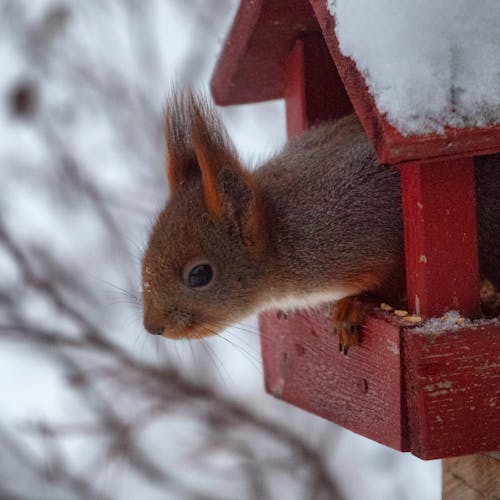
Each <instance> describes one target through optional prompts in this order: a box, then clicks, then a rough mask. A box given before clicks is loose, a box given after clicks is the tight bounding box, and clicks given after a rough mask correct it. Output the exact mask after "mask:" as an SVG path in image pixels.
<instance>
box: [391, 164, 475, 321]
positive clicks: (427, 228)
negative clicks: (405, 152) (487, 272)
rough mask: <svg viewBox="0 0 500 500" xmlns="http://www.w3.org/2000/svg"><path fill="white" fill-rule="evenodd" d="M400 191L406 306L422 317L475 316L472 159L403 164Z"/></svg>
mask: <svg viewBox="0 0 500 500" xmlns="http://www.w3.org/2000/svg"><path fill="white" fill-rule="evenodd" d="M401 187H402V199H403V217H404V230H405V249H406V276H407V288H408V306H409V308H410V310H412V311H414V312H416V313H417V314H422V315H424V316H428V317H429V316H431V317H432V316H440V315H441V314H443V313H444V312H445V311H447V310H450V309H455V310H458V311H460V312H461V313H462V314H463V315H464V316H469V317H476V316H477V315H478V314H479V261H478V252H477V234H476V233H477V231H476V203H475V190H474V163H473V159H472V158H471V157H465V158H458V159H439V160H433V161H431V160H429V161H420V162H413V163H408V164H404V165H403V166H402V167H401Z"/></svg>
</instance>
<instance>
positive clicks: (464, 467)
mask: <svg viewBox="0 0 500 500" xmlns="http://www.w3.org/2000/svg"><path fill="white" fill-rule="evenodd" d="M442 477H443V494H442V499H443V500H485V499H489V500H500V460H499V459H498V458H495V457H491V456H487V455H472V456H466V457H459V458H448V459H446V460H443V476H442Z"/></svg>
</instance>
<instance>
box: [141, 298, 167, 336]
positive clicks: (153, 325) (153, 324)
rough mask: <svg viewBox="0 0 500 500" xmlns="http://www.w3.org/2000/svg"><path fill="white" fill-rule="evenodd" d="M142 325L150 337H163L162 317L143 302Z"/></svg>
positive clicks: (163, 325)
mask: <svg viewBox="0 0 500 500" xmlns="http://www.w3.org/2000/svg"><path fill="white" fill-rule="evenodd" d="M143 325H144V329H145V330H147V331H148V332H149V333H150V334H151V335H163V330H164V329H165V324H164V319H163V316H162V315H161V314H160V313H159V311H157V310H156V308H154V307H152V305H151V304H150V303H148V302H147V301H145V302H144V311H143Z"/></svg>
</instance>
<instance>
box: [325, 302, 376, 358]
mask: <svg viewBox="0 0 500 500" xmlns="http://www.w3.org/2000/svg"><path fill="white" fill-rule="evenodd" d="M378 304H380V300H378V299H377V298H376V297H375V296H374V295H372V294H369V293H361V294H359V295H351V296H349V297H345V298H343V299H340V300H338V301H337V302H335V303H334V304H333V305H332V308H331V310H330V319H331V321H332V324H333V328H334V330H335V332H336V333H337V335H338V337H339V350H340V352H342V353H343V354H344V355H347V351H348V350H349V347H351V346H355V345H358V344H359V342H360V337H361V323H362V321H363V318H364V316H365V314H366V313H367V312H368V311H370V310H371V309H373V308H374V307H375V306H377V305H378Z"/></svg>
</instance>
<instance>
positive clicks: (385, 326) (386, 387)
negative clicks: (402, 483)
mask: <svg viewBox="0 0 500 500" xmlns="http://www.w3.org/2000/svg"><path fill="white" fill-rule="evenodd" d="M260 329H261V332H262V333H261V344H262V358H263V360H264V368H265V382H266V389H267V391H268V392H269V393H271V394H272V395H274V396H276V397H278V398H281V399H283V400H285V401H288V402H289V403H292V404H294V405H297V406H300V407H301V408H303V409H305V410H307V411H310V412H313V413H316V414H317V415H320V416H322V417H324V418H327V419H329V420H332V421H334V422H336V423H337V424H339V425H342V426H344V427H346V428H347V429H350V430H352V431H354V432H357V433H358V434H361V435H363V436H366V437H369V438H371V439H373V440H375V441H378V442H379V443H383V444H385V445H387V446H391V447H392V448H395V449H397V450H407V449H408V446H407V443H406V440H405V439H406V431H405V429H404V425H405V423H404V422H405V416H404V414H403V412H402V408H401V405H402V400H401V366H400V365H401V355H400V350H399V335H400V333H399V326H398V325H397V323H393V322H390V321H387V320H386V319H385V318H383V317H380V316H371V317H369V318H368V319H367V323H366V325H365V328H364V330H363V345H362V347H361V348H352V349H351V350H350V351H349V355H348V356H347V357H346V356H344V355H343V354H341V353H340V352H339V350H338V341H337V338H336V337H335V336H334V335H333V333H332V331H331V327H330V324H329V322H328V319H327V316H326V314H325V313H319V312H318V313H307V312H298V313H293V314H288V316H287V319H284V318H283V317H281V319H280V318H278V315H277V314H276V313H274V312H270V313H266V314H263V315H261V318H260Z"/></svg>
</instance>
